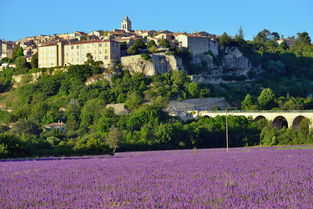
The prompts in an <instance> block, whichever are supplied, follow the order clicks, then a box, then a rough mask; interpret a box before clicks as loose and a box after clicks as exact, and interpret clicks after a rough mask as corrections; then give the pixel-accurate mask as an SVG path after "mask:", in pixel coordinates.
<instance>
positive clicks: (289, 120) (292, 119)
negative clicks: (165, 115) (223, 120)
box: [177, 110, 313, 130]
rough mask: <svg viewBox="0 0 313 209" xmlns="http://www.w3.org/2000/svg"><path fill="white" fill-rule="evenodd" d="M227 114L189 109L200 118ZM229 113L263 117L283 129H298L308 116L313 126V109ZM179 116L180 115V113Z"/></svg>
mask: <svg viewBox="0 0 313 209" xmlns="http://www.w3.org/2000/svg"><path fill="white" fill-rule="evenodd" d="M218 115H219V116H225V115H226V111H225V110H222V111H212V110H211V111H197V110H195V111H187V115H185V116H187V117H185V119H188V118H198V117H201V116H202V117H205V116H207V117H216V116H218ZM227 115H233V116H245V117H251V118H252V119H253V120H254V121H258V120H260V119H262V118H264V119H266V120H268V121H271V122H272V125H273V127H275V128H277V129H282V128H283V127H288V128H293V129H295V130H296V129H298V127H299V125H300V122H301V120H302V119H304V118H307V119H308V120H309V121H310V128H313V125H312V124H313V110H309V111H306V110H303V111H301V110H294V111H293V110H292V111H291V110H289V111H283V110H281V111H276V110H260V111H257V110H256V111H242V110H228V111H227ZM177 116H180V115H179V114H178V115H177Z"/></svg>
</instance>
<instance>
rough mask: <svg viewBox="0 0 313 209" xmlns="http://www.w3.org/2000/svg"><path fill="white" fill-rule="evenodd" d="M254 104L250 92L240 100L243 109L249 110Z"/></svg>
mask: <svg viewBox="0 0 313 209" xmlns="http://www.w3.org/2000/svg"><path fill="white" fill-rule="evenodd" d="M253 105H254V102H253V100H252V97H251V95H250V94H247V95H246V97H245V98H244V100H242V102H241V109H243V110H250V109H251V107H252V106H253Z"/></svg>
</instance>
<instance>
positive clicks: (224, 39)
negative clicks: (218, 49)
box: [219, 32, 233, 46]
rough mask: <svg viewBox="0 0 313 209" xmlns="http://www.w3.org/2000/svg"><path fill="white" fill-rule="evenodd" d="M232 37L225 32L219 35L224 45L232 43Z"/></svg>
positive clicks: (220, 41)
mask: <svg viewBox="0 0 313 209" xmlns="http://www.w3.org/2000/svg"><path fill="white" fill-rule="evenodd" d="M232 41H233V40H232V38H231V37H230V36H229V35H228V34H227V33H226V32H224V33H223V34H222V35H221V36H220V37H219V43H220V44H221V45H222V46H229V45H231V43H232Z"/></svg>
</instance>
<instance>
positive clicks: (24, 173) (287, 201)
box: [0, 148, 313, 209]
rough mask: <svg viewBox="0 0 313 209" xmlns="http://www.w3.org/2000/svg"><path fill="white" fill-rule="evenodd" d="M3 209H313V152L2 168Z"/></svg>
mask: <svg viewBox="0 0 313 209" xmlns="http://www.w3.org/2000/svg"><path fill="white" fill-rule="evenodd" d="M0 208H180V209H181V208H266V209H270V208H305V209H309V208H313V150H312V149H278V148H237V149H230V152H229V153H226V152H225V150H222V149H207V150H180V151H154V152H136V153H120V154H117V155H116V156H115V157H109V156H98V157H94V158H86V159H79V158H78V159H63V160H61V159H59V160H40V161H15V162H14V161H7V162H0Z"/></svg>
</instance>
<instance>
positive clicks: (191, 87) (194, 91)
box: [187, 82, 200, 98]
mask: <svg viewBox="0 0 313 209" xmlns="http://www.w3.org/2000/svg"><path fill="white" fill-rule="evenodd" d="M187 92H188V94H189V95H190V96H192V97H193V98H196V97H198V96H199V93H200V88H199V86H198V84H197V83H195V82H190V83H189V84H187Z"/></svg>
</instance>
